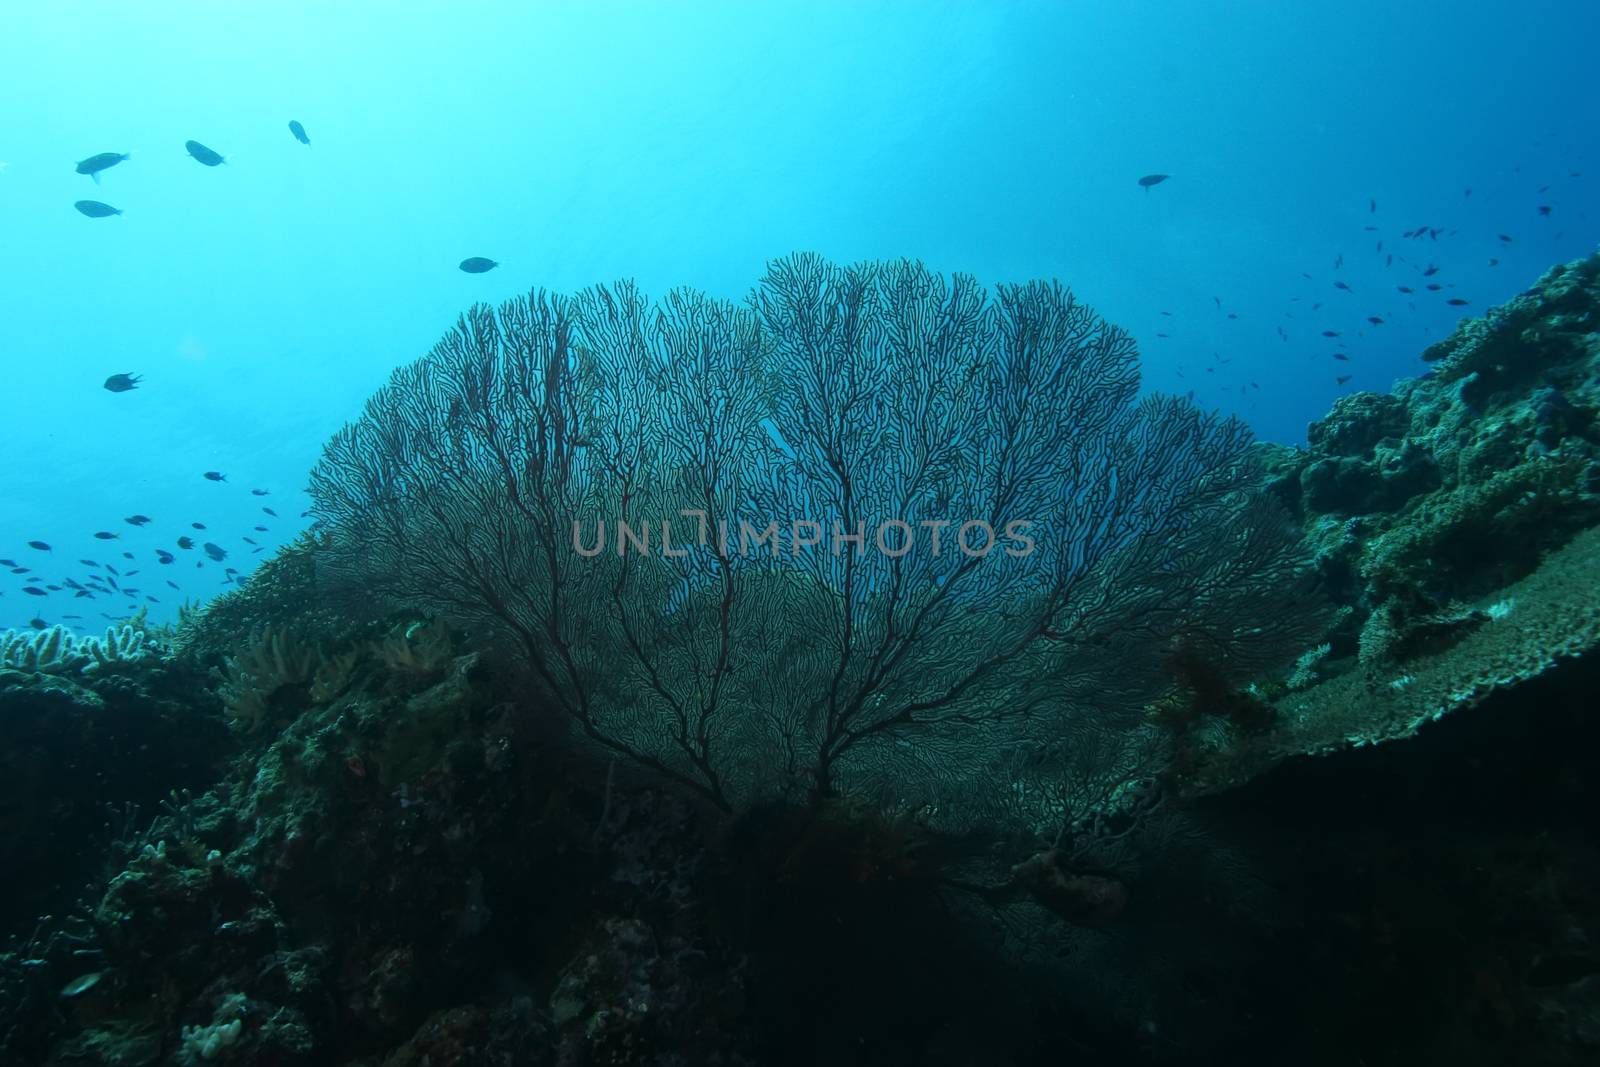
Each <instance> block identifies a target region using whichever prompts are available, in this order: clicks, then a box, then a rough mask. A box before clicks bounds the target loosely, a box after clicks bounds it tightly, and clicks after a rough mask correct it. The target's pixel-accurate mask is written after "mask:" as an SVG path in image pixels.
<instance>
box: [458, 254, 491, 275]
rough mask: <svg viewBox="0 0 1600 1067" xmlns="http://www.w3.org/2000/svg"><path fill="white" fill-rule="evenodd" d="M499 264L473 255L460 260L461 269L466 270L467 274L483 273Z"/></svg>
mask: <svg viewBox="0 0 1600 1067" xmlns="http://www.w3.org/2000/svg"><path fill="white" fill-rule="evenodd" d="M499 265H500V264H498V263H496V262H495V261H494V260H492V259H485V258H484V257H483V256H473V257H471V258H470V259H463V260H462V261H461V269H462V270H464V271H466V272H467V273H468V274H484V273H486V272H488V271H491V270H494V269H495V268H496V267H498V266H499Z"/></svg>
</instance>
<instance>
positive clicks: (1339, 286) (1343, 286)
mask: <svg viewBox="0 0 1600 1067" xmlns="http://www.w3.org/2000/svg"><path fill="white" fill-rule="evenodd" d="M1333 287H1334V288H1335V289H1343V290H1344V291H1345V292H1347V293H1348V292H1350V291H1351V289H1350V287H1349V286H1348V285H1346V284H1345V283H1344V282H1334V283H1333Z"/></svg>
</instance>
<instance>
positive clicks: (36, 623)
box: [28, 615, 73, 630]
mask: <svg viewBox="0 0 1600 1067" xmlns="http://www.w3.org/2000/svg"><path fill="white" fill-rule="evenodd" d="M67 617H68V618H73V616H71V615H69V616H67ZM28 625H29V626H31V627H33V628H34V629H35V630H43V629H46V628H48V626H49V623H47V622H45V621H44V620H43V619H41V618H39V617H38V616H37V615H36V616H34V617H33V618H31V619H29V620H28Z"/></svg>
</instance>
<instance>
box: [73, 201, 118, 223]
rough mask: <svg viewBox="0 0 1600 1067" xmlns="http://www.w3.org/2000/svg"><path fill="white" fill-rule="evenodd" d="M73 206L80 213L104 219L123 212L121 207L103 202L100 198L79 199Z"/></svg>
mask: <svg viewBox="0 0 1600 1067" xmlns="http://www.w3.org/2000/svg"><path fill="white" fill-rule="evenodd" d="M72 206H73V207H75V208H77V209H78V213H79V214H82V215H87V216H89V217H90V218H91V219H104V218H110V217H111V216H112V215H120V214H122V210H121V209H120V208H114V207H112V206H111V205H110V204H102V203H101V202H100V201H98V200H79V201H76V202H75V203H74V204H73V205H72Z"/></svg>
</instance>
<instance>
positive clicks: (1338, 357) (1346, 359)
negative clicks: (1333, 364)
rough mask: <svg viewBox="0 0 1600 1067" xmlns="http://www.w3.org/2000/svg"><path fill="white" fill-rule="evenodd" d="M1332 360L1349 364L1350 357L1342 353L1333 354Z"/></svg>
mask: <svg viewBox="0 0 1600 1067" xmlns="http://www.w3.org/2000/svg"><path fill="white" fill-rule="evenodd" d="M1333 358H1334V359H1336V360H1338V361H1339V362H1340V363H1349V362H1350V357H1349V356H1347V355H1345V354H1344V353H1343V352H1335V353H1334V354H1333Z"/></svg>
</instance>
